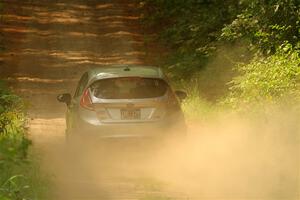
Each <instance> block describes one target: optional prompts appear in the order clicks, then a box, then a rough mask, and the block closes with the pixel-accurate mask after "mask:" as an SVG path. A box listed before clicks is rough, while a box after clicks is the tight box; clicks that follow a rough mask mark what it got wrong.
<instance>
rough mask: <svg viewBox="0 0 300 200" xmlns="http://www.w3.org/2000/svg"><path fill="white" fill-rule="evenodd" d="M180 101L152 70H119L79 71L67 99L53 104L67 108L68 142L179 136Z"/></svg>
mask: <svg viewBox="0 0 300 200" xmlns="http://www.w3.org/2000/svg"><path fill="white" fill-rule="evenodd" d="M185 96H186V94H185V93H184V92H182V91H175V92H174V91H173V90H172V88H171V87H170V85H169V84H168V81H167V78H166V76H165V75H164V74H163V72H162V70H161V69H159V68H157V67H148V66H126V65H119V66H110V67H99V68H94V69H91V70H89V71H87V72H85V73H84V74H83V75H82V77H81V79H80V81H79V82H78V85H77V88H76V92H75V94H74V95H73V96H71V94H69V93H64V94H60V95H58V97H57V99H58V101H60V102H64V103H66V104H67V113H66V124H67V128H66V133H67V136H68V137H72V136H83V137H89V136H92V137H97V138H131V137H135V138H154V137H155V138H159V137H164V136H168V135H172V134H174V133H175V132H177V133H176V134H185V133H184V132H185V129H186V126H185V121H184V116H183V112H182V110H181V108H180V101H181V99H183V98H185ZM174 130H176V131H174ZM178 132H180V133H178Z"/></svg>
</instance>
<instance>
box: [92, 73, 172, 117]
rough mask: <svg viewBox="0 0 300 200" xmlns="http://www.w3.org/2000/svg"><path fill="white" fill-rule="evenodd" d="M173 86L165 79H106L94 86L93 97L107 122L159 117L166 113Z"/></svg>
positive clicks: (95, 106) (97, 108)
mask: <svg viewBox="0 0 300 200" xmlns="http://www.w3.org/2000/svg"><path fill="white" fill-rule="evenodd" d="M168 92H169V86H168V84H167V83H166V82H165V81H163V80H161V79H153V78H140V77H126V78H110V79H102V80H98V81H96V82H94V83H93V84H91V86H90V94H91V101H92V103H93V105H94V109H95V111H96V113H97V117H98V119H99V120H100V121H101V122H103V123H125V122H126V123H128V122H134V123H137V122H151V121H157V120H160V119H162V118H164V116H165V115H166V108H165V107H166V102H167V99H168Z"/></svg>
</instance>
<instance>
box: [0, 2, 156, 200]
mask: <svg viewBox="0 0 300 200" xmlns="http://www.w3.org/2000/svg"><path fill="white" fill-rule="evenodd" d="M132 2H133V1H130V0H115V1H110V0H89V1H86V0H73V1H72V0H64V1H63V0H62V1H50V0H43V1H31V0H25V1H18V0H6V1H3V10H4V15H3V19H2V21H1V24H0V30H1V33H2V34H3V38H5V40H4V47H5V50H4V52H2V53H1V54H0V55H1V56H0V63H1V67H0V72H1V73H0V74H1V77H0V78H2V79H4V80H7V81H8V82H9V83H10V85H11V87H12V88H13V89H14V91H16V92H17V93H18V94H20V95H21V96H22V97H24V98H25V100H26V101H27V102H28V103H29V116H30V118H31V120H30V137H31V138H32V139H33V142H34V147H35V148H37V149H39V151H40V152H43V153H42V156H43V157H44V159H43V161H44V162H45V164H44V165H46V168H47V169H51V170H52V171H51V172H52V173H53V174H54V175H53V176H54V177H55V178H54V183H55V187H57V188H55V190H56V191H55V192H54V193H55V195H56V196H55V199H64V200H66V199H100V198H101V199H136V198H138V196H143V195H141V194H139V195H137V194H138V193H141V191H139V190H140V189H139V188H140V187H139V186H137V185H136V184H135V182H134V181H129V180H128V178H127V179H125V178H120V177H117V178H116V176H114V177H115V178H112V176H105V177H104V176H102V175H104V174H105V173H106V172H107V171H106V172H101V173H99V172H98V171H97V170H95V168H93V169H92V168H90V167H88V165H92V163H91V162H92V160H93V159H90V160H88V161H87V160H86V159H85V158H84V159H85V160H83V159H81V160H80V159H78V157H77V159H76V160H75V159H74V160H68V163H67V161H65V162H63V161H62V160H66V159H69V158H67V157H64V156H61V157H57V154H63V153H64V152H63V151H64V149H63V147H62V145H60V144H63V143H64V136H65V135H64V130H65V121H64V113H65V105H63V104H61V103H58V102H57V101H56V96H57V94H59V93H63V92H70V93H73V91H74V89H75V87H76V83H77V81H78V79H79V78H80V76H81V75H82V73H83V72H84V71H85V70H87V69H89V68H93V67H98V66H104V65H111V64H145V63H147V62H150V61H149V59H150V60H152V61H153V60H154V59H151V57H152V56H153V54H152V56H150V54H149V52H147V53H146V51H145V45H144V42H143V41H144V39H143V34H142V31H141V29H140V25H139V13H138V12H137V9H136V8H137V5H135V4H134V3H132ZM53 149H55V151H53ZM77 156H78V155H77ZM72 162H73V163H72ZM122 162H126V160H123V161H122ZM53 163H55V164H53ZM121 165H122V163H121ZM93 166H95V163H93ZM72 167H74V168H72ZM75 168H76V169H75ZM93 170H94V171H93ZM101 170H102V171H103V169H101V168H100V169H99V171H101ZM109 174H110V175H111V174H115V172H113V173H112V171H111V170H110V173H109ZM99 176H101V178H99ZM99 179H101V180H99ZM124 179H125V180H124ZM139 185H141V184H140V183H139Z"/></svg>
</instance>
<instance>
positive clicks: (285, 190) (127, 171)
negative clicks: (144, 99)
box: [44, 110, 300, 199]
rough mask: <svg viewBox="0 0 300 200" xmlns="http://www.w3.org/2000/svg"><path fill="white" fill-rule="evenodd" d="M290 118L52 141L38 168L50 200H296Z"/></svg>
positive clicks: (222, 119)
mask: <svg viewBox="0 0 300 200" xmlns="http://www.w3.org/2000/svg"><path fill="white" fill-rule="evenodd" d="M298 116H299V115H298V113H297V112H295V111H292V110H291V111H284V112H282V111H276V112H275V111H274V112H272V113H270V114H258V113H256V114H252V115H250V114H249V115H247V114H246V115H245V114H244V115H242V116H241V115H235V114H223V115H220V116H219V117H217V118H214V119H212V120H208V121H206V122H200V121H199V122H192V123H191V124H189V132H188V136H187V138H185V139H182V138H181V139H180V140H172V139H170V140H167V141H164V142H149V141H147V142H146V141H133V140H129V141H109V142H108V141H105V142H104V141H93V142H83V141H82V140H81V141H78V142H76V144H75V143H74V144H73V145H70V144H69V145H65V144H60V145H58V144H56V146H55V145H54V146H53V145H52V146H51V148H49V149H51V150H50V151H49V149H48V153H47V158H45V163H44V164H45V166H47V167H45V168H46V169H48V173H49V172H51V173H52V174H53V175H54V177H55V178H54V180H55V181H54V182H55V184H56V187H57V188H55V195H56V196H55V199H211V198H215V199H299V197H300V196H299V191H300V187H299V180H300V179H299V178H300V177H299V131H300V130H299V127H300V126H299V117H298ZM49 152H51V153H49Z"/></svg>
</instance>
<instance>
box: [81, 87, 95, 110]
mask: <svg viewBox="0 0 300 200" xmlns="http://www.w3.org/2000/svg"><path fill="white" fill-rule="evenodd" d="M80 106H81V107H82V108H85V109H88V110H94V106H93V103H92V100H91V97H90V92H89V89H86V90H85V91H84V92H83V95H82V97H81V100H80Z"/></svg>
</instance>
